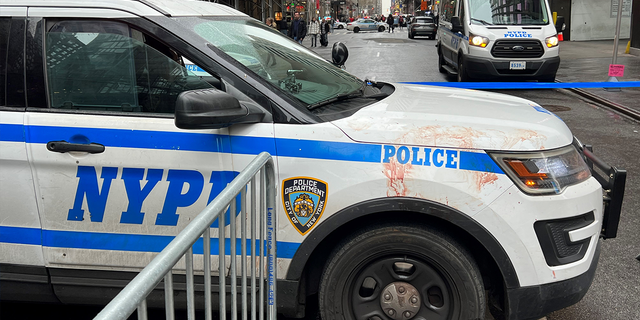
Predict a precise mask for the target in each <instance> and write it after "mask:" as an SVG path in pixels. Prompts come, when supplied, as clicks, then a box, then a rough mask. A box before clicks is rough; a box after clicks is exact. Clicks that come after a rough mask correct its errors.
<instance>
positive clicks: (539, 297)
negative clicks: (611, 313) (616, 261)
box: [505, 241, 601, 319]
mask: <svg viewBox="0 0 640 320" xmlns="http://www.w3.org/2000/svg"><path fill="white" fill-rule="evenodd" d="M600 244H601V241H598V244H597V246H596V250H595V253H594V256H593V259H592V260H591V265H590V266H589V270H587V272H585V273H583V274H581V275H579V276H577V277H575V278H571V279H568V280H564V281H558V282H553V283H547V284H542V285H538V286H528V287H519V288H513V289H508V288H507V289H506V296H507V301H508V304H507V307H506V314H505V319H539V318H541V317H543V316H545V315H547V314H549V313H551V312H553V311H556V310H560V309H563V308H566V307H568V306H571V305H574V304H576V303H577V302H578V301H580V300H582V298H583V297H584V295H585V294H586V293H587V291H588V290H589V287H590V286H591V282H592V281H593V277H594V276H595V273H596V267H597V266H598V258H599V257H600Z"/></svg>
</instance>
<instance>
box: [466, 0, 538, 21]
mask: <svg viewBox="0 0 640 320" xmlns="http://www.w3.org/2000/svg"><path fill="white" fill-rule="evenodd" d="M469 11H470V12H471V23H474V24H483V25H492V24H498V25H546V24H548V23H549V17H548V15H547V6H546V4H545V1H544V0H469Z"/></svg>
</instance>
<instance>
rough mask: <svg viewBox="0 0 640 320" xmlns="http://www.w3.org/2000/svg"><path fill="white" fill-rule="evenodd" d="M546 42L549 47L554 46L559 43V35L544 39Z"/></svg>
mask: <svg viewBox="0 0 640 320" xmlns="http://www.w3.org/2000/svg"><path fill="white" fill-rule="evenodd" d="M544 42H545V43H546V44H547V48H553V47H555V46H557V45H558V37H557V36H551V37H548V38H546V39H544Z"/></svg>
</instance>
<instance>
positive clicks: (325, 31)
mask: <svg viewBox="0 0 640 320" xmlns="http://www.w3.org/2000/svg"><path fill="white" fill-rule="evenodd" d="M329 25H330V23H329V21H327V19H324V20H322V24H321V25H320V45H321V46H323V47H326V46H327V45H328V44H329V33H330V32H331V27H330V26H329Z"/></svg>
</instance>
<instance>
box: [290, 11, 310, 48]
mask: <svg viewBox="0 0 640 320" xmlns="http://www.w3.org/2000/svg"><path fill="white" fill-rule="evenodd" d="M293 18H294V19H293V21H292V22H291V26H290V27H289V34H288V35H289V38H291V39H293V41H297V42H298V43H299V44H302V40H304V37H306V36H307V24H306V23H305V22H304V20H303V19H301V18H300V13H298V12H296V13H295V14H294V15H293Z"/></svg>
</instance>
